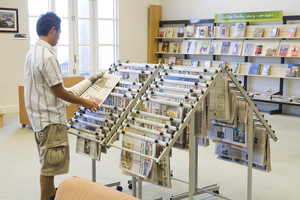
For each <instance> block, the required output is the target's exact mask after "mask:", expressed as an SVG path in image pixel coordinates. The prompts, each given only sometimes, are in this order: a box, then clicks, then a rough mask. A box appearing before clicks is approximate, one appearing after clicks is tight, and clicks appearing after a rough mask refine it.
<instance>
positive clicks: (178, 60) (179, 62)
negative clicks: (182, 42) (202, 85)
mask: <svg viewBox="0 0 300 200" xmlns="http://www.w3.org/2000/svg"><path fill="white" fill-rule="evenodd" d="M182 62H183V60H182V59H176V63H175V65H182Z"/></svg>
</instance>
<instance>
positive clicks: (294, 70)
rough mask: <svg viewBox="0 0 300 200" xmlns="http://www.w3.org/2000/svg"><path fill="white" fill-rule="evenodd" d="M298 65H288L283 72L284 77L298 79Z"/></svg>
mask: <svg viewBox="0 0 300 200" xmlns="http://www.w3.org/2000/svg"><path fill="white" fill-rule="evenodd" d="M299 66H300V64H288V65H287V67H286V70H285V77H298V72H299Z"/></svg>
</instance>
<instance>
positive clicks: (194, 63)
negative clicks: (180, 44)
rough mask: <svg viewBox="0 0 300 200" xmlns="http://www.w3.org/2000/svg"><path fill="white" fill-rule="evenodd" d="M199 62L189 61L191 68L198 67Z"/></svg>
mask: <svg viewBox="0 0 300 200" xmlns="http://www.w3.org/2000/svg"><path fill="white" fill-rule="evenodd" d="M198 64H199V61H198V60H191V66H193V67H198Z"/></svg>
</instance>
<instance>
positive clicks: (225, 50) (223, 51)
mask: <svg viewBox="0 0 300 200" xmlns="http://www.w3.org/2000/svg"><path fill="white" fill-rule="evenodd" d="M229 48H230V42H223V43H222V47H221V54H228V52H229Z"/></svg>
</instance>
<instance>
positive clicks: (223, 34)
mask: <svg viewBox="0 0 300 200" xmlns="http://www.w3.org/2000/svg"><path fill="white" fill-rule="evenodd" d="M229 29H230V25H229V24H220V26H219V37H220V38H227V37H229Z"/></svg>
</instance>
